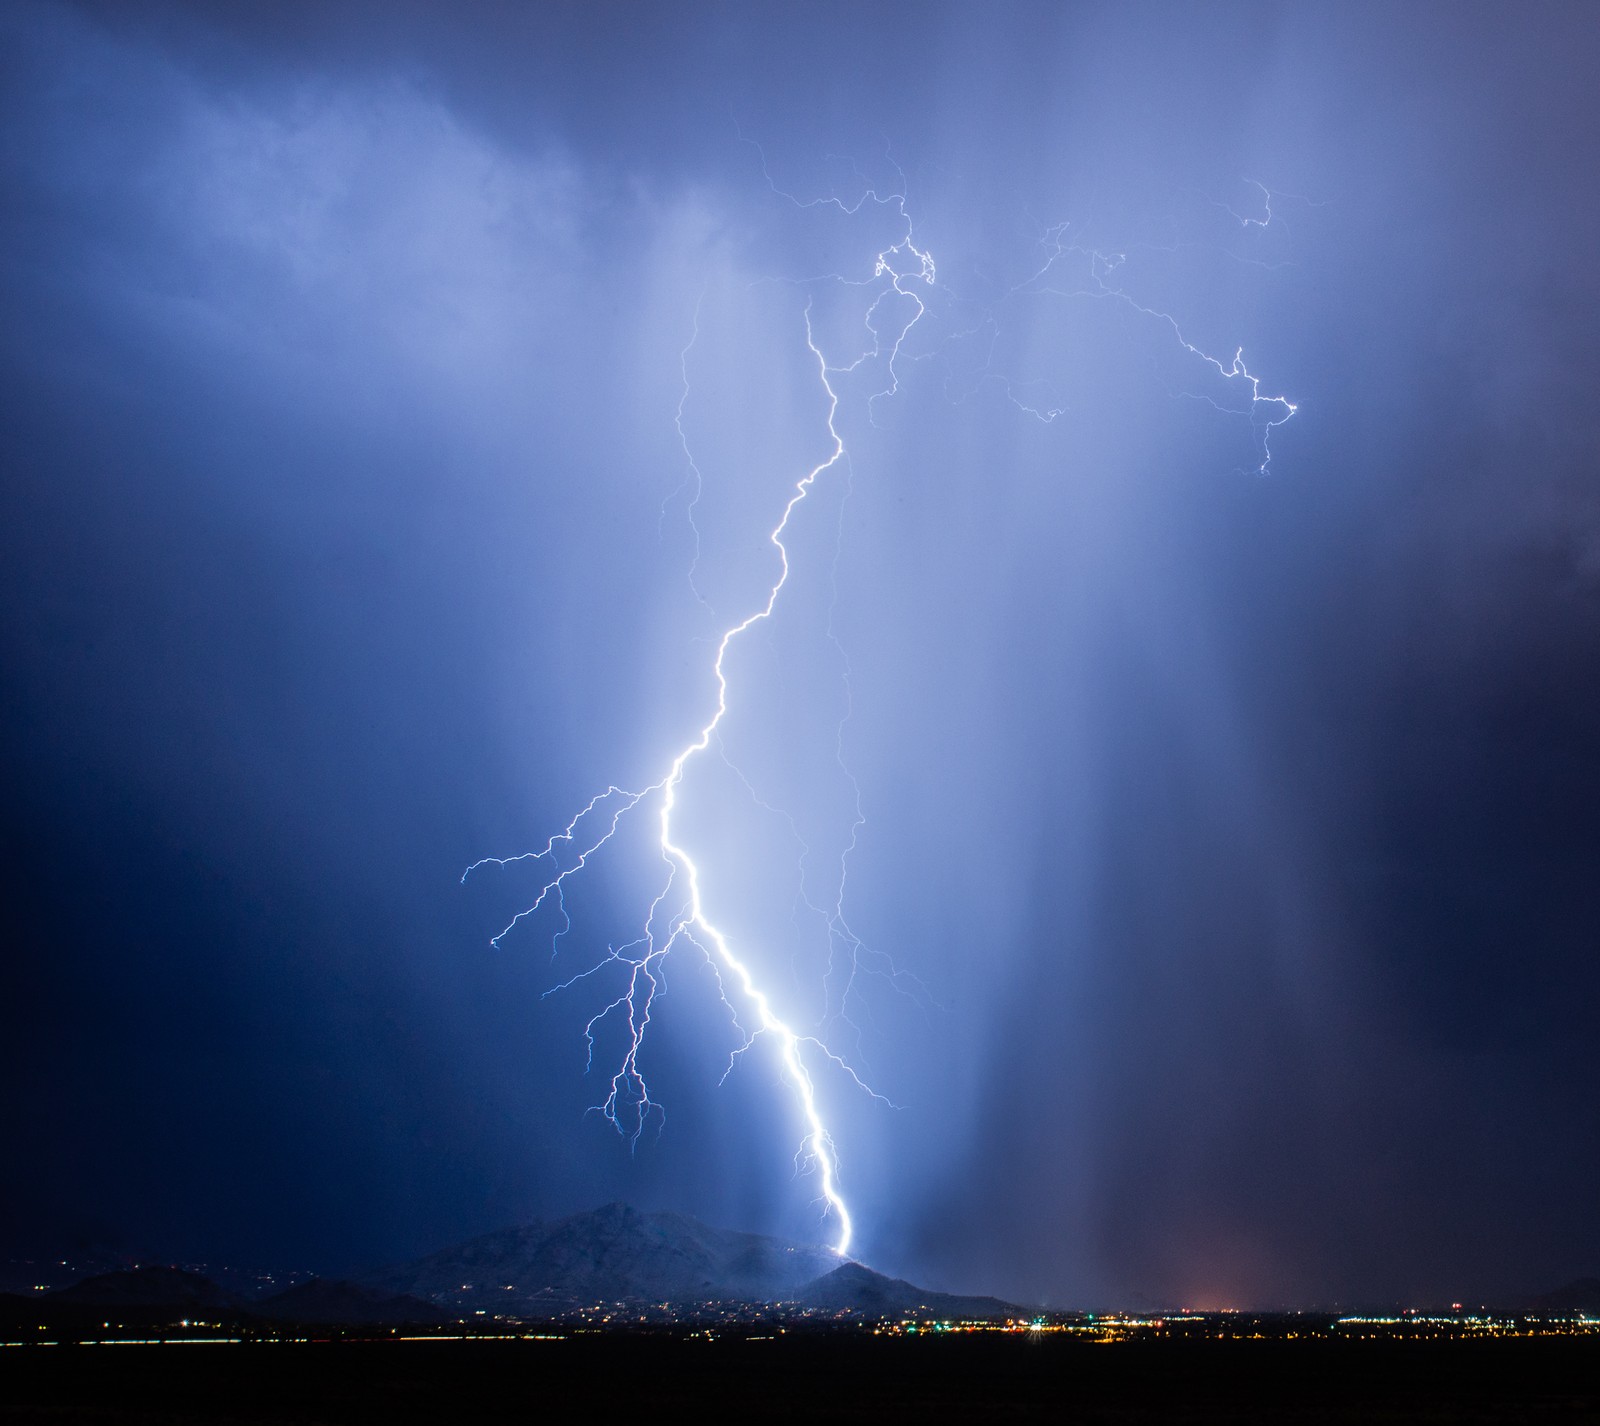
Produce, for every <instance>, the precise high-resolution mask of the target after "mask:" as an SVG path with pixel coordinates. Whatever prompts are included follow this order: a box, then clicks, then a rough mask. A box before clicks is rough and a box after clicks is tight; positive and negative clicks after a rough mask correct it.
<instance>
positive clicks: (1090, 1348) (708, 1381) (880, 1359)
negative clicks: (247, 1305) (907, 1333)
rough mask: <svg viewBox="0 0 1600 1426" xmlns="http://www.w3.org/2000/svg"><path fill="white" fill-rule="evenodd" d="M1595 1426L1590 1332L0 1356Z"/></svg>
mask: <svg viewBox="0 0 1600 1426" xmlns="http://www.w3.org/2000/svg"><path fill="white" fill-rule="evenodd" d="M624 1416H626V1417H628V1418H630V1419H638V1420H640V1421H661V1420H675V1419H680V1418H687V1419H691V1420H693V1419H697V1418H698V1419H706V1420H713V1421H725V1420H731V1419H734V1418H735V1417H737V1418H738V1419H740V1420H743V1421H750V1422H761V1423H765V1422H774V1421H778V1422H792V1421H811V1422H817V1421H830V1422H837V1421H842V1422H857V1421H859V1422H877V1421H916V1422H955V1421H960V1422H1007V1421H1057V1420H1061V1421H1071V1422H1087V1423H1101V1422H1104V1423H1113V1422H1122V1423H1132V1422H1157V1421H1159V1422H1175V1423H1213V1422H1245V1423H1253V1422H1262V1423H1265V1422H1285V1421H1294V1422H1345V1421H1362V1422H1423V1423H1427V1422H1483V1423H1487V1422H1496V1423H1499V1422H1521V1423H1543V1422H1572V1423H1577V1422H1585V1423H1593V1422H1600V1339H1597V1338H1595V1337H1588V1338H1545V1339H1531V1340H1529V1339H1509V1340H1493V1341H1378V1342H1329V1341H1326V1340H1322V1341H1264V1342H1252V1341H1227V1342H1173V1341H1165V1342H1163V1341H1148V1342H1139V1341H1128V1342H1113V1343H1100V1344H1096V1343H1090V1342H1078V1341H1062V1340H1060V1339H1059V1338H1054V1339H1051V1338H1047V1339H1043V1340H1031V1339H1029V1338H1027V1337H1025V1336H1019V1337H997V1336H991V1337H983V1338H960V1339H956V1338H942V1339H927V1338H923V1339H916V1338H913V1339H903V1338H902V1339H883V1338H872V1337H870V1336H852V1335H837V1336H834V1335H816V1336H806V1335H799V1336H797V1335H796V1334H793V1333H791V1334H789V1335H788V1336H786V1337H783V1338H781V1339H777V1340H763V1339H760V1338H755V1337H723V1338H719V1339H717V1340H714V1341H706V1340H703V1339H689V1338H686V1337H673V1336H661V1337H653V1336H635V1335H624V1334H616V1335H606V1336H593V1337H580V1338H575V1339H574V1338H569V1339H567V1340H563V1341H509V1342H508V1341H455V1342H450V1341H424V1342H359V1341H336V1342H326V1343H317V1342H302V1343H293V1342H256V1343H245V1344H240V1345H226V1346H216V1345H201V1344H194V1343H166V1344H163V1345H153V1346H60V1347H35V1346H29V1347H19V1348H12V1349H9V1350H6V1351H0V1426H20V1423H24V1422H27V1423H34V1422H40V1423H42V1422H49V1423H78V1422H94V1423H105V1426H134V1423H137V1424H138V1426H158V1423H159V1426H190V1423H201V1422H219V1423H249V1426H266V1423H280V1422H281V1423H288V1422H327V1423H341V1426H342V1423H373V1426H379V1423H391V1422H412V1421H438V1422H491V1423H493V1422H513V1421H514V1422H518V1423H526V1422H537V1421H566V1420H587V1421H598V1422H606V1421H616V1420H620V1419H623V1418H624Z"/></svg>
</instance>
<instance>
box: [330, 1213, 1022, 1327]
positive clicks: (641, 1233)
mask: <svg viewBox="0 0 1600 1426" xmlns="http://www.w3.org/2000/svg"><path fill="white" fill-rule="evenodd" d="M358 1281H359V1282H360V1283H361V1284H362V1285H363V1286H364V1287H366V1288H369V1289H372V1290H374V1291H380V1292H387V1293H404V1294H409V1295H411V1296H414V1297H419V1298H424V1299H426V1300H427V1301H429V1302H432V1303H435V1304H436V1305H438V1306H439V1307H441V1308H444V1309H446V1310H447V1311H449V1312H451V1313H452V1314H456V1313H472V1314H479V1313H482V1314H487V1315H494V1316H505V1317H529V1318H540V1317H544V1318H548V1317H557V1316H562V1315H564V1314H566V1313H570V1312H572V1311H575V1310H578V1309H582V1308H589V1307H595V1306H598V1305H602V1304H628V1305H630V1306H634V1307H639V1308H645V1309H650V1310H652V1311H653V1312H655V1313H656V1314H657V1315H662V1316H670V1317H674V1318H686V1317H690V1316H693V1315H695V1314H696V1313H697V1312H699V1311H703V1310H705V1309H708V1308H710V1307H712V1306H713V1305H720V1306H721V1307H722V1308H724V1309H726V1308H727V1307H728V1306H729V1305H735V1304H744V1305H746V1306H748V1307H749V1308H750V1309H751V1310H752V1312H753V1313H754V1312H755V1311H756V1309H760V1310H761V1311H763V1312H767V1313H771V1312H774V1311H788V1312H792V1313H794V1314H795V1315H824V1316H827V1315H832V1316H857V1317H872V1318H880V1317H903V1316H913V1317H985V1318H994V1317H1005V1316H1009V1315H1014V1314H1016V1313H1017V1312H1018V1309H1015V1308H1011V1307H1009V1306H1008V1305H1007V1304H1005V1303H1003V1302H1000V1301H998V1300H997V1299H995V1298H989V1297H981V1298H980V1297H954V1296H950V1295H948V1294H944V1293H931V1292H928V1291H926V1290H925V1289H922V1288H918V1287H915V1286H913V1285H912V1284H911V1283H908V1282H904V1281H902V1280H900V1279H898V1278H889V1277H885V1276H884V1275H883V1274H881V1273H877V1272H874V1271H872V1269H870V1268H867V1267H865V1266H863V1265H862V1264H860V1263H854V1262H850V1261H849V1260H848V1259H844V1258H841V1257H840V1256H839V1255H838V1254H837V1253H833V1252H830V1251H828V1250H826V1249H823V1248H816V1247H806V1246H802V1245H800V1244H795V1243H787V1242H784V1241H783V1240H782V1239H779V1238H770V1237H767V1236H765V1235H763V1234H760V1233H744V1232H738V1231H735V1230H732V1229H727V1228H714V1227H711V1226H710V1225H708V1224H705V1223H702V1222H700V1221H699V1220H698V1219H695V1218H691V1217H689V1216H688V1215H686V1214H682V1213H667V1212H660V1213H645V1212H641V1211H640V1210H638V1209H636V1208H632V1207H630V1206H628V1205H627V1204H623V1203H611V1204H607V1205H606V1206H605V1207H603V1208H597V1209H595V1210H593V1211H592V1212H588V1213H577V1214H574V1215H572V1216H571V1217H570V1218H562V1219H560V1220H558V1221H556V1222H553V1223H532V1224H527V1225H524V1226H522V1227H517V1228H503V1229H501V1230H499V1231H498V1232H494V1233H489V1234H486V1235H484V1236H483V1237H480V1238H473V1239H471V1240H470V1241H468V1242H465V1243H460V1244H458V1245H456V1246H454V1247H450V1248H445V1249H442V1250H441V1251H439V1252H436V1253H432V1254H430V1255H428V1256H427V1257H425V1258H420V1259H418V1260H417V1261H415V1262H411V1263H401V1264H396V1265H392V1266H389V1267H386V1268H382V1269H379V1270H376V1271H374V1272H371V1273H368V1274H365V1275H363V1276H362V1277H360V1278H359V1279H358Z"/></svg>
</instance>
